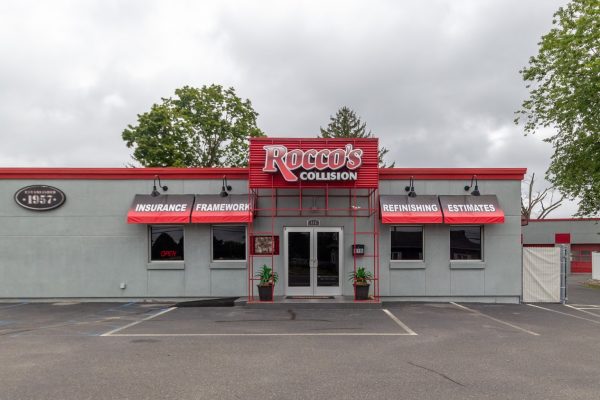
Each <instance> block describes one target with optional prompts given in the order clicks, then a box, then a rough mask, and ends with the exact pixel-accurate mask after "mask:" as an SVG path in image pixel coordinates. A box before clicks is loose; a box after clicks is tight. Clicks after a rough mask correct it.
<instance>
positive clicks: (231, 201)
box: [192, 194, 252, 224]
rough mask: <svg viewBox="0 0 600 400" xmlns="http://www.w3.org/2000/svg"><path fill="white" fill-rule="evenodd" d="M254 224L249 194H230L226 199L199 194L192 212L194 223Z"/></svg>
mask: <svg viewBox="0 0 600 400" xmlns="http://www.w3.org/2000/svg"><path fill="white" fill-rule="evenodd" d="M233 222H243V223H247V222H252V209H251V207H250V198H249V196H248V195H247V194H230V195H229V196H226V197H221V196H219V195H212V194H197V195H196V203H195V204H194V208H193V210H192V223H196V224H210V223H223V224H226V223H233Z"/></svg>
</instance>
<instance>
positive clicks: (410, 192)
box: [404, 176, 417, 197]
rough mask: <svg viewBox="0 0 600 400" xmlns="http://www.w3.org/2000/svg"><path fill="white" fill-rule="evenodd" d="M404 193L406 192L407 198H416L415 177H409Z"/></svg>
mask: <svg viewBox="0 0 600 400" xmlns="http://www.w3.org/2000/svg"><path fill="white" fill-rule="evenodd" d="M404 190H405V191H407V192H408V197H417V192H415V177H414V176H411V177H410V181H409V183H408V186H406V187H405V188H404Z"/></svg>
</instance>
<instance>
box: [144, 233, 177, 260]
mask: <svg viewBox="0 0 600 400" xmlns="http://www.w3.org/2000/svg"><path fill="white" fill-rule="evenodd" d="M178 260H183V227H181V226H151V227H150V261H178Z"/></svg>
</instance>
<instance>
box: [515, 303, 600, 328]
mask: <svg viewBox="0 0 600 400" xmlns="http://www.w3.org/2000/svg"><path fill="white" fill-rule="evenodd" d="M527 305H528V306H529V307H534V308H539V309H541V310H546V311H551V312H553V313H556V314H561V315H566V316H567V317H571V318H577V319H582V320H584V321H588V322H591V323H594V324H598V325H600V321H598V320H597V319H589V318H584V317H582V316H580V315H573V314H569V313H566V312H562V311H558V310H553V309H551V308H546V307H542V306H538V305H536V304H527ZM580 311H581V310H580ZM596 316H597V315H596Z"/></svg>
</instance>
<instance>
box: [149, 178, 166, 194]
mask: <svg viewBox="0 0 600 400" xmlns="http://www.w3.org/2000/svg"><path fill="white" fill-rule="evenodd" d="M157 180H158V187H159V188H161V189H162V191H163V192H166V191H167V190H169V187H168V186H167V185H165V186H163V184H162V182H161V181H160V176H158V175H154V182H153V184H152V193H150V195H151V196H152V197H156V196H160V192H159V191H158V190H156V181H157Z"/></svg>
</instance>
